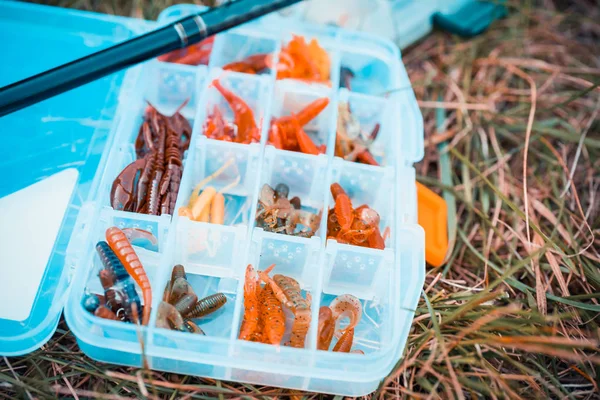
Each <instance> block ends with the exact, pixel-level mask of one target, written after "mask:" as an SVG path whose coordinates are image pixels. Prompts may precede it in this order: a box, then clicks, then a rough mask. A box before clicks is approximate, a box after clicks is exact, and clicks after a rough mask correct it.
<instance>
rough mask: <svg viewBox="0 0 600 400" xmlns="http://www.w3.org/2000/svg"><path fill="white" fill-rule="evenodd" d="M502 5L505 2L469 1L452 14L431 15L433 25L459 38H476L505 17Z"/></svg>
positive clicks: (497, 0)
mask: <svg viewBox="0 0 600 400" xmlns="http://www.w3.org/2000/svg"><path fill="white" fill-rule="evenodd" d="M504 4H506V0H488V1H469V2H467V3H465V4H463V5H462V7H460V8H459V9H457V10H454V11H452V12H449V13H441V12H439V13H435V14H433V23H434V25H436V26H438V27H439V28H441V29H443V30H446V31H448V32H451V33H454V34H457V35H459V36H463V37H472V36H476V35H479V34H480V33H482V32H483V31H485V30H486V29H487V28H488V27H489V26H490V25H491V24H492V22H494V21H495V20H497V19H500V18H503V17H505V16H506V15H507V10H506V6H505V5H504Z"/></svg>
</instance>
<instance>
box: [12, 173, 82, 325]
mask: <svg viewBox="0 0 600 400" xmlns="http://www.w3.org/2000/svg"><path fill="white" fill-rule="evenodd" d="M78 176H79V172H78V171H77V170H76V169H74V168H69V169H66V170H64V171H61V172H59V173H57V174H54V175H52V176H51V177H49V178H46V179H44V180H43V181H40V182H36V183H34V184H33V185H31V186H28V187H26V188H24V189H21V190H19V191H17V192H14V193H12V194H10V195H8V196H6V197H3V198H1V199H0V318H3V319H11V320H15V321H24V320H26V319H27V318H28V317H29V314H30V313H31V309H32V307H33V302H34V300H35V296H36V294H37V292H38V289H39V286H40V282H41V280H42V277H43V276H44V272H45V271H46V265H47V264H48V260H49V259H50V256H51V253H52V248H53V247H54V242H55V241H56V236H57V235H58V231H59V229H60V226H61V223H62V220H63V217H64V215H65V212H66V210H67V207H68V206H69V201H70V199H71V195H72V194H73V190H74V189H75V184H76V183H77V177H78Z"/></svg>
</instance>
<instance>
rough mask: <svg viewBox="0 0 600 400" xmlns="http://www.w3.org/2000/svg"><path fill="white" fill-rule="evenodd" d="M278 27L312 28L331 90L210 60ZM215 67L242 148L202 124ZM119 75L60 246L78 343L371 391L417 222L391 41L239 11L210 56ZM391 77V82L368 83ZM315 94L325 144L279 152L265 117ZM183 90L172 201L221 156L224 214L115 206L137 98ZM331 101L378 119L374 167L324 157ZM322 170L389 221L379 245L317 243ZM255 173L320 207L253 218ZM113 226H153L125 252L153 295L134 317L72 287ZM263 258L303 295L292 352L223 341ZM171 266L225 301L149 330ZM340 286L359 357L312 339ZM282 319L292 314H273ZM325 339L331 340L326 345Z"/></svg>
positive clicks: (270, 48) (93, 349) (393, 355)
mask: <svg viewBox="0 0 600 400" xmlns="http://www.w3.org/2000/svg"><path fill="white" fill-rule="evenodd" d="M183 9H186V10H187V8H182V10H183ZM190 10H191V9H190ZM292 34H299V35H303V36H305V37H306V39H307V40H310V38H313V37H314V38H317V39H318V40H319V43H320V44H321V45H322V46H323V47H324V48H325V49H326V50H327V51H328V53H329V55H330V58H331V72H330V80H331V86H328V85H326V84H307V83H305V82H298V81H294V80H290V79H286V80H276V79H275V73H274V71H268V72H267V73H265V74H262V75H250V74H244V73H234V72H229V71H223V70H222V67H223V66H224V65H226V64H227V63H230V62H233V61H236V60H238V57H245V56H247V55H252V54H256V53H268V54H272V55H273V56H274V57H275V58H276V57H278V54H279V51H280V49H281V46H282V45H285V43H286V42H287V41H289V40H290V39H291V37H292V36H291V35H292ZM353 44H354V45H353ZM344 63H348V64H351V65H350V66H351V67H353V68H356V69H357V71H360V74H357V81H356V85H357V86H356V87H357V88H358V89H357V90H354V91H348V90H346V89H340V88H338V83H339V77H340V69H341V66H342V65H344ZM369 65H370V67H369ZM216 78H219V79H221V80H222V83H223V84H224V86H226V87H227V88H229V89H232V90H233V91H234V92H236V94H238V95H240V96H242V97H243V98H245V100H247V103H248V104H249V105H250V107H251V108H252V109H253V112H254V114H255V117H256V122H257V125H258V126H259V129H260V133H261V137H260V142H257V143H252V144H249V145H245V144H239V143H231V142H224V141H217V140H213V139H209V138H207V137H206V136H205V135H204V130H203V126H204V123H205V121H206V118H207V115H208V113H209V112H210V107H212V106H213V105H216V104H218V105H219V106H220V107H222V110H223V111H224V113H228V112H229V114H227V117H229V118H232V116H233V114H231V113H230V111H226V110H228V107H227V106H225V103H224V102H223V98H222V96H220V95H218V94H217V93H216V91H215V89H214V87H212V86H211V82H212V80H213V79H216ZM126 81H127V85H124V87H126V88H128V89H127V90H123V91H122V92H121V94H120V96H119V103H120V104H119V111H118V118H117V119H116V121H117V123H118V125H117V126H116V128H115V129H114V130H113V136H112V137H111V138H109V142H108V143H109V148H107V150H106V151H107V152H108V156H107V157H108V158H107V160H108V161H107V163H106V166H105V168H104V169H103V170H101V171H98V177H99V178H98V179H96V180H95V182H99V183H98V184H97V186H96V187H94V188H92V191H91V193H93V194H94V195H93V197H92V198H91V199H89V201H88V202H86V203H85V204H84V206H83V208H82V210H83V211H84V212H83V211H82V213H81V214H80V220H81V221H79V220H78V224H77V227H76V230H75V232H74V234H73V238H74V239H73V242H72V243H76V244H77V245H71V246H69V251H68V254H67V256H68V258H69V260H71V262H72V263H73V265H74V268H75V271H76V273H75V276H74V278H73V281H72V289H71V293H70V295H69V299H68V301H67V304H66V306H65V314H66V317H67V322H68V323H69V326H70V327H71V329H72V330H73V332H74V334H75V335H76V337H77V340H78V342H79V344H80V346H81V348H82V350H83V351H84V352H85V353H86V354H88V355H89V356H90V357H92V358H94V359H97V360H100V361H105V362H111V363H116V364H124V365H133V366H140V365H141V363H142V362H143V361H145V362H146V363H147V365H148V366H149V367H150V368H153V369H156V370H162V371H169V372H174V373H184V374H193V375H199V376H204V377H209V378H213V379H225V380H235V381H240V382H249V383H255V384H262V385H274V386H280V387H286V388H291V389H298V390H309V391H319V392H325V393H334V394H339V395H347V396H359V395H364V394H367V393H369V392H371V391H373V390H375V389H376V388H377V386H378V385H379V383H380V381H381V380H382V379H383V378H384V377H385V376H386V375H387V374H388V373H389V372H390V371H391V370H392V368H393V366H394V365H395V364H396V363H397V362H398V360H399V358H400V357H401V354H402V351H403V349H404V344H405V341H406V338H407V335H408V329H409V328H410V325H411V321H412V316H413V314H414V308H415V307H416V304H417V301H418V298H419V294H420V288H421V287H422V284H423V280H424V248H423V247H424V240H423V232H422V230H421V229H420V228H419V227H418V225H416V192H415V189H414V182H415V180H414V169H413V168H412V166H411V163H412V162H413V161H415V160H416V159H418V158H419V154H420V153H422V149H421V150H419V145H420V143H422V121H421V115H420V113H419V111H418V107H417V105H416V100H415V99H414V94H413V93H412V89H411V88H410V82H408V79H407V78H406V72H405V70H404V67H403V66H402V63H401V61H400V58H399V52H398V50H397V49H396V48H395V47H394V46H393V45H392V44H391V43H389V42H387V41H384V40H381V39H375V38H373V37H371V36H368V35H362V34H359V33H349V32H344V31H341V30H338V29H333V28H329V27H309V26H305V25H302V24H295V25H290V26H289V27H288V28H287V29H286V30H285V31H284V32H281V30H274V29H273V27H272V26H268V25H267V24H261V23H252V24H248V25H246V26H244V27H242V28H238V29H234V30H232V31H230V32H228V33H224V34H220V35H218V36H217V38H216V39H215V46H214V48H213V53H212V55H211V60H210V64H209V66H208V67H206V66H198V67H192V66H182V65H177V64H172V63H163V62H160V61H157V60H152V61H149V62H147V63H144V64H142V65H140V66H138V67H136V68H133V69H131V70H130V71H129V72H128V74H127V76H126ZM401 87H404V89H403V90H399V91H394V92H393V93H391V94H389V95H388V96H383V95H382V92H383V91H388V90H392V89H398V88H401ZM361 88H364V89H361ZM320 97H327V98H328V99H329V101H330V104H329V105H328V107H327V108H326V109H325V110H324V111H323V112H322V113H321V114H320V115H319V116H318V117H317V118H316V119H315V120H314V121H312V122H311V123H310V124H309V125H308V126H307V127H306V128H307V131H308V132H309V134H311V135H313V136H312V138H313V139H314V140H315V142H316V143H317V145H319V144H323V145H325V146H326V147H327V151H326V152H325V153H324V154H319V155H317V156H312V155H307V154H303V153H299V152H291V151H284V150H277V149H275V148H274V147H273V146H271V145H269V144H268V134H269V125H270V121H271V119H272V118H274V117H278V116H281V115H289V113H291V112H297V111H298V110H299V109H300V108H302V107H303V106H305V105H306V104H308V103H310V102H311V101H313V100H315V99H317V98H320ZM187 99H189V100H188V103H187V104H186V106H185V107H184V108H183V109H182V114H183V115H184V116H185V117H186V118H187V119H188V121H189V122H190V123H191V125H192V128H193V129H192V138H191V143H190V147H189V150H188V151H187V153H186V154H185V157H184V160H183V176H182V180H181V184H180V188H179V192H178V196H177V205H176V210H177V209H179V207H181V206H185V205H187V203H188V201H189V197H190V195H191V194H192V191H193V189H194V187H195V186H196V185H197V184H198V183H199V182H200V181H202V180H203V179H204V178H206V177H208V176H210V175H211V174H213V173H214V172H216V171H217V170H219V168H221V167H222V166H223V165H224V164H227V163H228V164H227V165H228V168H227V169H226V172H224V173H223V174H220V175H218V176H217V177H215V178H214V179H213V180H212V181H211V182H210V183H209V184H210V185H212V186H213V187H215V188H216V189H217V190H222V191H223V194H224V195H225V197H226V212H225V214H226V215H225V224H224V225H216V224H211V223H209V222H196V221H192V220H190V219H188V218H187V217H184V216H180V215H178V213H177V212H174V213H173V215H172V216H170V215H162V216H149V215H144V214H137V213H130V212H122V211H116V210H113V209H112V208H111V207H110V202H109V193H110V187H111V185H112V181H113V180H114V178H115V177H116V176H117V174H118V173H119V172H120V171H121V170H122V168H123V167H124V166H126V165H127V164H128V163H130V162H131V161H133V160H134V159H135V148H134V142H135V138H136V136H137V132H138V130H139V127H140V125H141V122H142V116H143V113H144V109H145V107H146V100H149V101H150V102H151V103H152V104H154V105H155V106H156V107H157V108H158V110H159V111H161V112H162V113H165V114H167V115H170V114H171V113H172V112H173V111H175V110H176V109H177V108H178V107H179V106H180V105H181V104H182V103H183V102H184V101H185V100H187ZM340 101H348V102H349V103H350V104H351V108H352V109H353V111H354V110H356V113H357V118H358V119H359V120H360V122H361V126H362V125H364V129H366V130H370V129H372V127H373V126H374V125H375V124H376V123H379V124H380V125H381V127H380V132H379V135H378V138H377V140H376V141H375V143H374V148H375V149H376V150H374V153H375V154H374V155H375V157H376V159H377V160H378V161H379V163H380V164H381V166H370V165H363V164H358V163H354V162H350V161H345V160H342V159H340V158H339V157H335V155H334V148H335V138H336V132H337V118H338V103H339V102H340ZM313 132H314V133H313ZM332 182H339V183H340V184H341V185H342V186H343V187H344V188H345V189H346V190H347V192H348V193H349V195H350V197H351V199H352V201H353V204H354V206H358V205H361V204H363V203H366V204H368V205H369V206H371V207H373V208H374V209H375V210H376V211H377V212H378V213H379V214H380V216H381V223H380V230H381V231H382V232H384V231H385V229H386V228H387V227H389V228H390V232H391V233H390V235H389V238H388V239H387V241H386V248H385V249H384V250H376V249H370V248H362V247H357V246H350V245H346V244H342V243H337V242H336V241H335V240H327V210H328V209H329V208H331V207H332V206H333V199H332V198H331V194H330V190H329V186H330V184H331V183H332ZM265 183H268V184H270V185H271V186H275V185H276V184H277V183H286V184H287V185H288V186H289V188H290V194H289V196H290V198H291V197H294V196H299V197H300V198H301V200H302V206H303V208H305V209H307V210H311V211H313V212H319V211H321V212H322V213H323V214H322V218H321V222H320V225H319V226H318V229H317V230H316V234H315V235H314V236H312V237H311V238H305V237H298V236H292V235H285V234H281V233H272V232H267V231H265V230H263V229H262V228H260V227H257V226H256V223H255V217H256V212H257V210H256V207H257V203H258V200H259V196H260V189H261V187H262V185H264V184H265ZM228 200H229V201H228ZM112 225H116V226H121V227H127V226H132V227H133V226H136V227H140V228H142V229H144V227H150V229H151V230H152V231H153V232H156V234H157V235H158V246H157V248H152V249H148V248H145V249H139V253H140V257H141V259H142V261H143V262H144V265H145V266H146V267H147V268H146V269H147V273H148V275H149V277H150V279H151V284H152V293H153V300H152V314H151V319H150V323H149V325H148V326H147V327H139V326H136V325H134V324H128V323H123V322H119V321H107V320H102V319H100V318H97V317H95V316H93V315H91V314H90V313H88V312H87V311H86V310H84V309H83V307H82V305H81V300H82V298H83V295H84V293H86V291H88V292H92V293H97V292H99V291H101V287H100V286H99V281H98V279H97V273H98V270H99V268H100V266H99V263H98V260H97V256H96V253H95V249H94V246H95V243H96V242H97V241H98V240H99V239H100V238H102V237H103V235H104V231H105V229H106V228H107V227H109V226H112ZM273 263H275V264H276V267H275V269H274V271H273V273H280V274H284V275H288V276H290V277H293V278H294V279H296V280H297V281H298V282H299V284H300V285H301V288H302V290H303V294H304V295H306V294H307V293H310V295H311V299H312V303H311V321H312V322H311V325H310V328H309V331H308V334H307V337H306V342H305V347H304V348H303V349H297V348H291V347H287V346H279V347H276V346H271V345H266V344H262V343H252V342H247V341H242V340H239V339H238V338H237V337H238V332H239V328H240V324H241V321H242V318H243V314H244V305H243V286H244V274H245V269H246V266H247V265H248V264H252V265H253V266H254V267H255V268H256V269H261V270H262V269H265V268H267V267H268V266H269V265H271V264H273ZM176 264H182V265H184V266H185V269H186V273H187V275H188V281H189V282H190V283H191V285H192V287H193V288H194V290H195V291H196V294H197V295H198V296H199V298H200V297H204V296H206V295H210V294H213V293H216V292H222V293H224V294H225V296H226V297H227V303H226V305H225V306H224V307H223V309H221V310H219V311H217V312H216V313H215V314H214V315H211V316H209V317H208V318H202V319H200V320H198V323H199V326H200V327H201V328H202V329H204V330H205V332H206V336H202V335H197V334H191V333H184V332H177V331H172V330H167V329H163V328H158V327H157V326H156V320H157V309H158V306H159V304H160V301H161V299H162V296H163V290H164V287H165V284H166V282H167V280H168V279H169V278H170V274H171V269H172V267H173V266H174V265H176ZM345 293H349V294H352V295H354V296H356V297H358V298H359V299H360V300H361V303H362V305H363V309H364V311H363V316H362V319H361V321H360V323H359V325H358V326H357V328H356V334H355V341H354V346H353V348H354V349H360V350H362V351H364V353H365V354H364V355H360V354H353V353H334V352H331V351H320V350H317V323H316V322H317V321H318V314H319V308H320V307H321V306H322V305H329V303H330V302H331V301H332V300H333V299H334V298H335V296H338V295H340V294H345ZM286 318H288V319H289V318H291V316H290V315H289V314H286ZM287 325H288V326H289V324H287ZM288 329H289V328H288ZM287 336H289V332H286V337H287ZM142 340H143V342H144V354H142V348H141V346H140V341H142ZM284 342H285V338H284V340H283V341H282V343H284ZM334 343H335V339H334V342H333V343H332V347H333V345H334Z"/></svg>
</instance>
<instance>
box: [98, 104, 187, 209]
mask: <svg viewBox="0 0 600 400" xmlns="http://www.w3.org/2000/svg"><path fill="white" fill-rule="evenodd" d="M186 104H187V100H186V101H185V102H184V103H183V104H182V105H181V106H180V107H179V108H178V109H177V110H176V111H175V113H173V115H171V116H166V115H163V114H161V113H160V112H159V111H158V110H157V109H156V108H155V107H154V106H153V105H151V104H149V103H148V106H147V107H146V110H145V114H144V120H143V122H142V125H141V127H140V129H139V132H138V136H137V138H136V140H135V153H136V160H135V161H133V162H132V163H131V164H129V165H127V166H126V167H125V168H124V169H123V170H122V171H121V173H120V174H119V175H118V176H117V177H116V178H115V180H114V181H113V184H112V188H111V192H110V204H111V206H112V207H113V209H115V210H119V211H131V212H137V213H143V214H150V215H162V214H169V215H172V213H173V211H174V208H175V202H176V200H177V192H178V191H179V185H180V183H181V176H182V174H183V162H182V160H183V156H184V153H185V151H187V149H188V147H189V145H190V139H191V135H192V127H191V125H190V123H189V122H188V120H187V119H186V118H185V117H184V116H183V115H182V114H181V112H180V111H181V109H182V108H183V107H185V105H186Z"/></svg>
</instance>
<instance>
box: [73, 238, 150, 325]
mask: <svg viewBox="0 0 600 400" xmlns="http://www.w3.org/2000/svg"><path fill="white" fill-rule="evenodd" d="M105 235H106V241H100V242H98V243H97V244H96V251H97V252H98V256H99V257H100V261H101V263H102V266H103V269H102V270H101V271H100V273H99V274H98V276H99V278H100V283H101V285H102V288H103V289H104V295H99V294H91V293H86V294H85V295H84V297H83V301H82V305H83V307H84V308H85V309H86V310H87V311H89V312H90V313H93V314H94V315H96V316H97V317H100V318H105V319H110V320H120V321H125V322H132V323H136V324H139V323H141V324H142V325H148V321H149V320H150V307H151V304H152V289H151V287H150V280H149V279H148V276H147V275H146V271H145V270H144V267H143V265H142V263H141V261H140V259H139V257H138V255H137V254H136V252H135V250H134V249H133V246H132V245H131V241H134V240H137V239H144V240H148V241H149V242H150V243H151V244H152V245H156V244H157V240H156V238H155V237H154V235H152V234H151V233H150V232H147V231H144V230H141V229H137V228H124V229H122V230H121V229H119V228H117V227H111V228H108V229H107V230H106V234H105ZM136 284H137V285H138V286H139V287H140V289H141V291H142V298H143V300H144V306H143V307H142V304H141V301H140V298H139V296H138V293H137V291H136V287H135V285H136Z"/></svg>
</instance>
